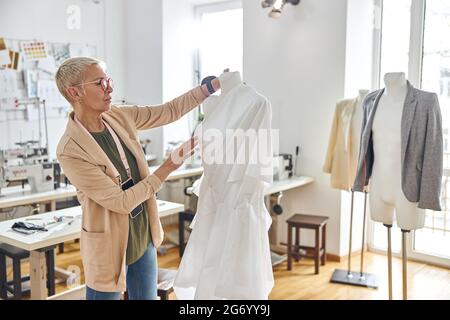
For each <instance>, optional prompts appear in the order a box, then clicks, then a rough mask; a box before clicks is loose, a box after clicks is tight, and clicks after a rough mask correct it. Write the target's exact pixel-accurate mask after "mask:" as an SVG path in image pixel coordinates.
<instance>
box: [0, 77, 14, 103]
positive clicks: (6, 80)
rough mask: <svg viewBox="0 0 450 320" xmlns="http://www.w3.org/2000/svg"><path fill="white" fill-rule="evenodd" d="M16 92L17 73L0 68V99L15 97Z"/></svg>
mask: <svg viewBox="0 0 450 320" xmlns="http://www.w3.org/2000/svg"><path fill="white" fill-rule="evenodd" d="M17 94H18V88H17V73H16V72H15V71H13V70H0V99H8V98H15V97H17Z"/></svg>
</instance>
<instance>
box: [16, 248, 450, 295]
mask: <svg viewBox="0 0 450 320" xmlns="http://www.w3.org/2000/svg"><path fill="white" fill-rule="evenodd" d="M359 259H360V257H359V256H357V255H355V256H354V257H353V258H352V264H353V266H352V270H354V271H357V270H359V261H360V260H359ZM179 262H180V259H179V257H178V250H177V248H173V249H170V250H169V251H168V252H167V253H166V254H164V255H158V264H159V266H160V267H163V268H169V269H176V268H177V267H178V265H179ZM56 264H57V266H58V267H62V268H66V269H67V268H68V267H69V266H70V265H77V266H79V267H80V268H81V258H80V252H79V244H78V243H74V242H68V243H66V244H65V252H64V253H63V254H57V259H56ZM365 265H366V272H369V273H372V274H375V275H377V276H378V277H379V288H378V289H368V288H362V287H355V286H349V285H341V284H333V283H330V278H331V275H332V274H333V271H334V270H335V269H346V268H347V262H346V261H343V262H327V264H326V265H325V266H321V267H320V273H319V274H318V275H314V274H313V273H314V266H313V261H312V260H309V259H306V260H300V261H299V262H295V261H294V263H293V269H292V271H287V270H286V263H282V264H280V265H278V266H276V267H275V268H274V277H275V286H274V288H273V290H272V292H271V294H270V296H269V298H270V299H275V300H284V299H289V300H296V299H321V300H322V299H333V300H348V299H357V300H359V299H365V300H372V299H387V298H388V280H387V259H386V257H385V256H383V255H379V254H375V253H370V252H369V253H366V254H365ZM28 270H29V266H28V263H24V265H23V266H22V273H23V274H26V273H28ZM81 270H83V269H82V268H81ZM9 273H10V274H11V271H10V272H9ZM81 281H82V283H83V282H84V276H83V274H82V275H81ZM65 290H67V286H66V284H65V283H60V284H58V285H57V287H56V291H57V293H59V292H62V291H65ZM393 295H394V299H401V298H402V273H401V260H400V259H397V258H394V259H393ZM408 297H409V299H433V300H439V299H450V270H449V269H444V268H439V267H434V266H430V265H427V264H424V263H417V262H411V261H410V262H409V263H408ZM171 299H175V295H174V294H172V295H171Z"/></svg>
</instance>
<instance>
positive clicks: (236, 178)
mask: <svg viewBox="0 0 450 320" xmlns="http://www.w3.org/2000/svg"><path fill="white" fill-rule="evenodd" d="M219 79H220V81H221V88H222V92H221V95H220V96H211V97H209V98H208V99H207V100H206V101H205V103H204V108H205V120H204V121H203V123H202V125H201V126H200V128H199V130H197V131H199V132H201V135H200V134H199V138H200V139H199V141H200V147H201V149H202V163H203V168H204V172H203V176H202V178H201V180H200V181H201V182H200V185H199V186H198V188H196V189H197V192H198V195H199V199H198V205H197V212H196V215H195V218H194V221H193V223H192V225H191V226H192V228H193V230H192V233H191V235H190V237H189V241H188V244H187V246H186V249H185V252H184V255H183V258H182V260H181V264H180V267H179V269H178V274H177V277H176V279H175V283H174V290H175V294H176V296H177V298H178V299H267V298H268V295H269V293H270V291H271V290H272V287H273V283H274V281H273V272H272V265H271V259H270V246H269V238H268V229H269V226H270V224H271V217H270V215H269V213H268V211H267V209H266V207H265V204H264V188H265V187H266V186H267V185H268V184H269V183H271V182H272V175H273V171H272V145H271V135H270V130H271V106H270V103H269V102H268V100H267V99H266V98H265V97H263V96H262V95H260V94H258V93H257V92H256V91H255V90H254V89H252V88H251V87H249V86H247V85H244V84H243V83H242V81H241V78H240V75H239V73H238V72H227V73H224V74H222V75H221V76H220V77H219ZM252 129H253V130H252ZM230 130H232V131H231V132H233V134H235V135H238V134H239V132H241V133H242V132H245V133H248V132H250V131H253V133H255V132H256V136H257V139H252V138H250V139H248V136H247V138H245V139H237V140H238V143H236V139H234V138H233V139H228V138H229V136H228V137H227V139H223V140H219V139H218V136H221V137H225V136H226V135H227V134H230ZM213 136H214V137H213ZM212 137H213V138H214V139H211V138H212ZM213 140H214V141H213ZM263 149H264V150H263ZM208 151H212V153H213V154H214V157H215V161H211V154H209V153H208ZM261 151H262V152H261ZM249 155H250V156H249ZM252 155H253V156H257V157H256V158H255V157H252ZM230 156H231V157H230ZM219 158H220V159H222V160H224V161H225V162H223V161H220V159H219ZM230 159H232V161H230ZM243 159H245V160H244V161H242V160H243ZM255 159H256V162H255V161H254V160H255Z"/></svg>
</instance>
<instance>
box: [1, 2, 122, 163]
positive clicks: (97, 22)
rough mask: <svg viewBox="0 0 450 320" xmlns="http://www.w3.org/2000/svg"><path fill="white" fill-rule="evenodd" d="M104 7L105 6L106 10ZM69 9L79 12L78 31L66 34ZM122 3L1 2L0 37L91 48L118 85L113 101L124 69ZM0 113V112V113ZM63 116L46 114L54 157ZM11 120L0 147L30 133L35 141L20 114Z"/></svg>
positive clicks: (31, 128) (119, 90)
mask: <svg viewBox="0 0 450 320" xmlns="http://www.w3.org/2000/svg"><path fill="white" fill-rule="evenodd" d="M105 3H106V6H105ZM69 5H78V6H79V7H80V9H81V25H80V29H79V30H69V29H68V28H67V26H66V22H67V17H68V15H67V13H66V10H67V8H68V6H69ZM122 6H123V0H108V1H107V2H105V1H101V2H100V3H99V4H95V3H93V2H92V1H86V0H59V1H54V0H39V1H27V0H15V1H10V0H0V36H2V37H5V38H7V39H22V40H29V39H39V40H43V41H48V42H62V43H68V42H70V43H80V44H89V45H94V46H96V48H97V56H98V58H100V59H104V60H105V61H106V63H107V65H108V73H109V74H110V76H111V77H112V78H114V80H115V82H116V83H117V86H116V90H115V92H114V93H113V98H114V99H121V98H122V97H123V95H124V87H123V85H122V84H123V83H124V82H125V81H124V67H123V48H124V46H123V29H122V28H123V23H122V16H121V12H122V11H123V7H122ZM0 112H1V111H0ZM65 116H66V115H65V114H59V113H56V112H52V110H49V118H50V119H49V121H48V127H49V145H50V146H49V147H50V148H49V149H50V155H51V157H54V156H55V149H56V145H57V143H58V141H59V138H60V137H61V135H62V133H63V132H64V129H65V125H66V118H65ZM8 117H9V118H10V119H11V118H12V119H17V120H11V121H8V123H7V124H5V123H4V122H2V124H4V125H1V128H0V147H1V148H10V147H14V145H13V143H14V142H17V141H19V140H20V135H21V134H22V138H23V139H24V140H26V139H28V138H31V134H32V131H34V137H35V138H37V129H36V127H37V124H36V123H29V122H26V121H24V120H21V119H23V117H22V114H21V113H17V115H11V113H9V114H8Z"/></svg>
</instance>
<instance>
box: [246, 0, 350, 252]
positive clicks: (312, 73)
mask: <svg viewBox="0 0 450 320" xmlns="http://www.w3.org/2000/svg"><path fill="white" fill-rule="evenodd" d="M346 3H347V2H346V0H320V1H317V0H304V1H302V2H301V3H300V4H299V5H298V6H291V5H287V6H286V7H285V10H284V12H283V14H282V16H281V18H280V19H278V20H273V19H270V18H269V17H268V16H267V11H265V10H263V9H262V8H261V5H260V2H259V1H243V7H244V75H245V81H246V82H247V84H249V85H251V86H253V87H254V88H256V89H257V90H258V91H259V92H261V93H262V94H264V95H265V96H266V97H267V98H268V99H269V100H270V101H271V103H272V108H273V127H274V128H279V129H280V151H281V152H285V153H294V151H295V146H296V145H300V146H301V157H300V172H301V173H302V174H303V175H307V176H312V177H314V178H315V179H316V181H315V182H314V184H312V185H310V186H306V187H302V188H299V189H296V190H292V191H289V192H286V194H285V197H284V198H283V201H282V204H283V207H284V213H283V214H282V215H281V216H280V217H281V219H280V220H281V221H282V222H281V223H279V224H278V225H279V230H278V232H279V234H280V235H281V237H282V239H286V224H285V223H284V220H285V219H286V218H288V217H289V216H290V215H292V214H293V213H305V214H316V215H326V216H329V217H330V221H329V222H328V244H327V249H328V252H330V253H332V254H336V255H340V254H341V251H340V241H341V240H340V219H341V217H340V193H339V192H338V191H335V190H332V189H331V188H330V187H329V177H328V176H327V175H325V174H323V173H322V164H323V160H324V158H325V152H326V147H327V143H328V134H329V130H330V125H331V119H332V115H333V111H334V107H335V103H336V101H337V100H338V99H341V98H342V97H343V95H344V83H345V81H344V74H345V43H346V15H347V7H346ZM312 240H313V235H312V233H309V232H304V233H303V234H302V241H304V243H306V244H308V243H309V244H311V243H312Z"/></svg>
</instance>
